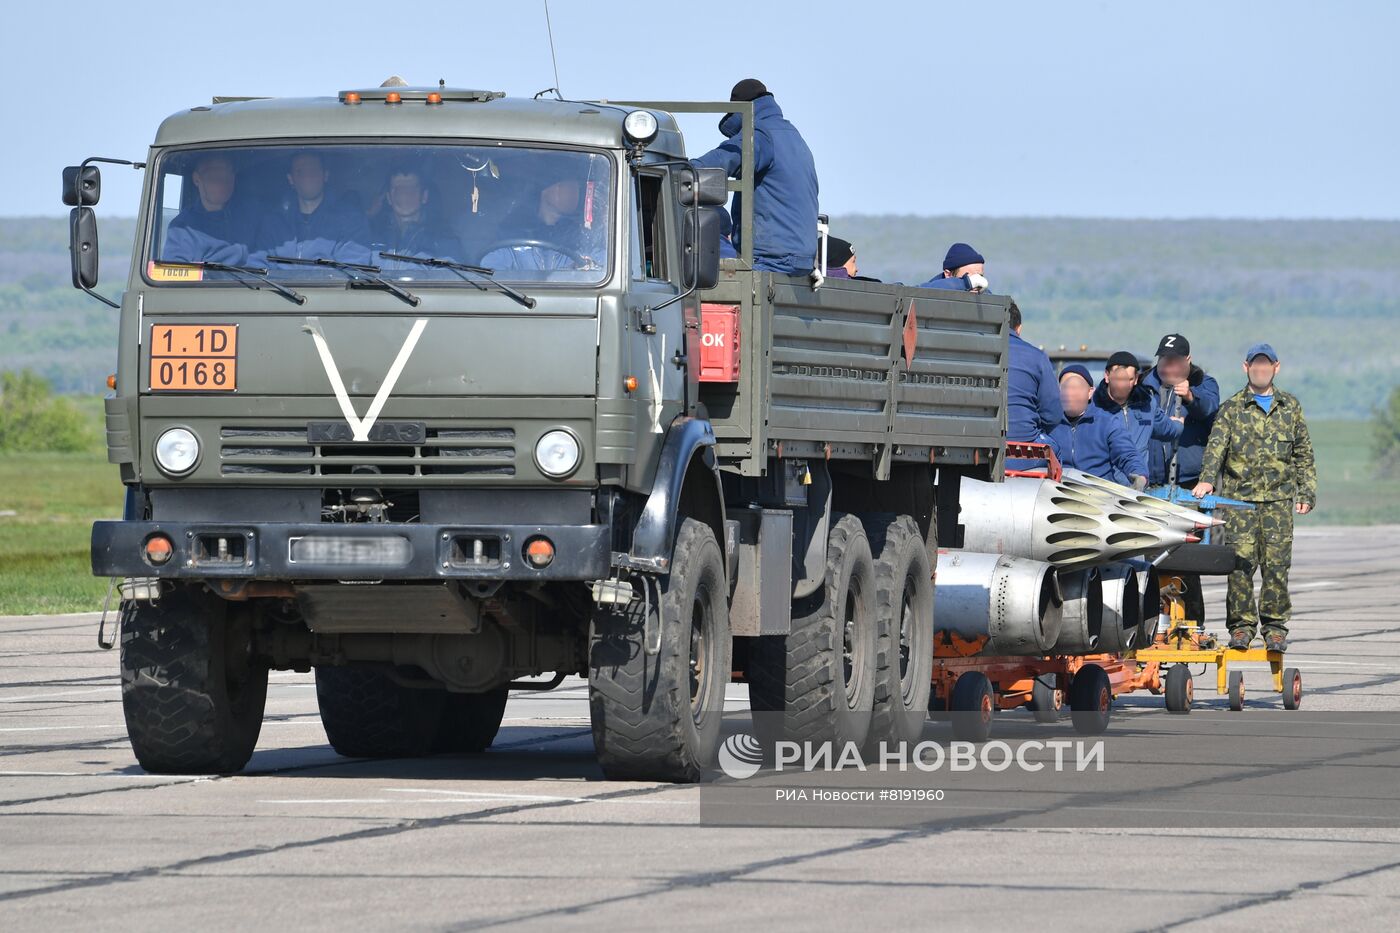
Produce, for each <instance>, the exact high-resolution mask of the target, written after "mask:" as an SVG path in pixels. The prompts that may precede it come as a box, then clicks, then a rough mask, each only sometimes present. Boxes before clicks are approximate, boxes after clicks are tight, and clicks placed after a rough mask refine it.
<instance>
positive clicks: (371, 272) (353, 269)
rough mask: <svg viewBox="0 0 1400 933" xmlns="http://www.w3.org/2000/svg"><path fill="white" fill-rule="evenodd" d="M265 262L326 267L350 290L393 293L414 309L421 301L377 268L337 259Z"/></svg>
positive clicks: (290, 258)
mask: <svg viewBox="0 0 1400 933" xmlns="http://www.w3.org/2000/svg"><path fill="white" fill-rule="evenodd" d="M267 261H268V262H283V263H287V264H288V265H292V266H326V267H328V268H331V269H338V270H339V271H341V272H344V273H345V275H346V276H347V277H348V278H349V279H350V283H349V285H350V287H351V288H382V289H384V290H385V291H388V292H393V294H394V297H396V298H400V299H402V300H403V301H406V302H408V303H409V304H411V305H413V306H414V307H415V308H416V307H418V304H419V302H420V300H421V299H420V298H419V297H418V296H417V295H415V294H413V293H412V292H410V291H409V290H408V289H406V288H400V287H399V286H397V285H395V284H394V283H393V282H390V281H389V280H388V279H386V278H384V277H383V276H381V275H380V274H379V273H380V268H379V267H378V266H370V265H366V264H364V263H360V262H341V261H340V260H339V259H303V258H301V257H299V256H268V257H267Z"/></svg>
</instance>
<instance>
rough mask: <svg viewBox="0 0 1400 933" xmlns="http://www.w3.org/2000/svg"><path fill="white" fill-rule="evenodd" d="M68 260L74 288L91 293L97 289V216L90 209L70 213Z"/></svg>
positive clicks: (75, 209)
mask: <svg viewBox="0 0 1400 933" xmlns="http://www.w3.org/2000/svg"><path fill="white" fill-rule="evenodd" d="M68 258H69V260H70V261H71V263H72V266H73V287H74V288H81V289H82V290H83V291H85V292H90V291H91V290H92V289H94V288H96V287H97V215H96V214H95V213H93V210H92V208H90V207H75V208H73V209H72V210H71V211H69V212H68Z"/></svg>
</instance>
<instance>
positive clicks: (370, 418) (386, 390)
mask: <svg viewBox="0 0 1400 933" xmlns="http://www.w3.org/2000/svg"><path fill="white" fill-rule="evenodd" d="M427 326H428V320H427V318H419V319H418V320H416V321H414V322H413V329H412V330H410V331H409V332H408V336H407V337H406V338H405V339H404V342H403V346H401V347H399V355H398V356H396V357H394V364H393V365H392V366H390V367H389V372H388V373H386V374H385V376H384V382H383V383H381V384H380V386H379V391H378V392H376V393H375V394H374V401H372V402H370V403H369V411H367V412H365V417H364V420H360V418H359V417H357V416H356V415H355V407H354V406H353V405H351V404H350V395H349V393H347V392H346V391H345V382H344V381H343V380H342V379H341V378H340V370H339V369H338V368H337V367H336V365H335V357H333V356H331V348H330V347H328V346H326V338H325V336H324V335H323V334H322V333H321V321H320V319H319V318H314V317H309V318H307V319H306V326H305V327H304V328H303V329H304V330H306V331H307V332H308V333H309V334H311V339H312V340H314V341H315V342H316V352H317V353H318V354H320V356H321V366H322V368H324V369H325V371H326V378H327V379H329V380H330V381H331V391H333V392H334V393H335V400H336V401H337V402H339V403H340V413H341V414H342V415H344V416H345V421H346V423H347V424H349V425H350V434H351V436H352V437H353V438H354V439H355V440H357V441H367V440H369V430H370V428H372V427H374V422H375V421H377V420H379V413H380V412H381V411H383V410H384V403H385V402H387V401H388V400H389V394H390V393H391V392H393V391H394V383H396V382H398V381H399V374H400V373H402V372H403V368H404V365H405V364H407V363H408V358H409V356H411V355H412V354H413V348H414V347H415V346H417V345H418V338H419V337H421V336H422V335H423V328H425V327H427Z"/></svg>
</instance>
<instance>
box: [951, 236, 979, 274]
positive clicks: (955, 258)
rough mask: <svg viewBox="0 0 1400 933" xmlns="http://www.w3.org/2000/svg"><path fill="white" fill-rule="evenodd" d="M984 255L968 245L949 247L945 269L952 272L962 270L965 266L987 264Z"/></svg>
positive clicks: (958, 244)
mask: <svg viewBox="0 0 1400 933" xmlns="http://www.w3.org/2000/svg"><path fill="white" fill-rule="evenodd" d="M986 261H987V260H985V259H983V258H982V254H981V253H979V252H977V250H975V249H973V248H972V247H971V246H968V245H967V244H966V243H954V244H953V245H952V246H950V247H948V255H946V256H944V257H943V268H944V269H945V270H946V271H948V272H952V271H953V270H954V269H961V268H962V267H963V266H970V265H972V264H973V263H974V262H986Z"/></svg>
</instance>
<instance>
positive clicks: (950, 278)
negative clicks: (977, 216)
mask: <svg viewBox="0 0 1400 933" xmlns="http://www.w3.org/2000/svg"><path fill="white" fill-rule="evenodd" d="M986 263H987V260H985V259H983V258H982V254H981V253H979V252H977V250H975V249H973V248H972V247H971V246H968V245H967V244H966V243H954V244H953V245H952V246H950V247H948V252H947V254H946V255H944V257H943V274H942V275H936V276H934V277H933V278H931V279H929V280H928V281H927V282H924V283H923V284H922V285H920V286H919V287H920V288H943V289H947V290H948V291H954V292H974V293H976V292H982V291H985V290H986V289H987V288H988V285H987V276H986V269H987V265H986Z"/></svg>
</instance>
